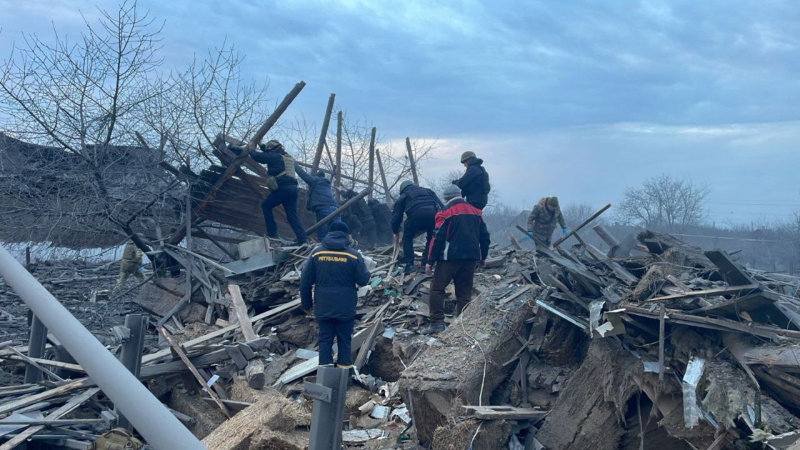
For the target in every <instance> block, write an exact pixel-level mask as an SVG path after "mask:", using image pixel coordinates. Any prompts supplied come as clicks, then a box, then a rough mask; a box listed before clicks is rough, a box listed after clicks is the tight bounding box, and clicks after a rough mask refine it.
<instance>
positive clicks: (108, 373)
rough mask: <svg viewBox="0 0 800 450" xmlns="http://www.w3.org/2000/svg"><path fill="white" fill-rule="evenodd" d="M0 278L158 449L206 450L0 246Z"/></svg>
mask: <svg viewBox="0 0 800 450" xmlns="http://www.w3.org/2000/svg"><path fill="white" fill-rule="evenodd" d="M0 276H2V277H3V279H5V282H6V284H8V285H9V286H11V288H12V289H14V292H16V293H17V295H19V296H20V298H21V299H22V300H23V301H24V302H25V303H26V304H27V305H28V307H29V308H30V309H31V310H32V311H33V313H34V314H35V315H36V317H38V318H39V320H41V321H42V323H44V324H45V326H46V327H47V329H48V330H50V332H51V333H53V335H55V337H56V338H58V340H59V341H61V343H62V344H63V345H64V347H65V348H66V349H67V351H68V352H69V354H70V355H72V357H73V358H75V360H76V361H77V362H78V364H80V365H81V367H83V369H84V370H86V373H88V374H89V377H90V378H91V379H92V381H94V382H95V383H97V386H99V387H100V389H102V390H103V393H104V394H106V395H107V396H108V398H110V399H111V401H112V402H114V405H115V406H116V407H117V408H119V410H120V411H121V412H122V414H123V415H124V416H125V417H126V418H127V419H128V420H129V421H130V422H131V423H132V424H133V426H134V427H136V430H138V431H139V433H141V434H142V436H144V438H145V439H146V440H147V442H148V443H149V444H150V445H152V446H153V447H154V448H156V449H158V450H172V449H178V448H180V449H188V450H195V449H197V450H205V446H204V445H203V444H202V443H201V442H200V441H199V440H197V438H196V437H195V436H194V435H193V434H192V433H190V432H189V430H187V429H186V427H184V426H183V424H181V423H180V422H179V421H178V419H176V418H175V416H173V415H172V414H171V413H170V412H169V410H167V408H166V407H165V406H164V405H162V404H161V402H160V401H158V399H156V398H155V396H153V394H152V393H151V392H150V391H149V390H147V388H146V387H145V386H144V385H143V384H142V383H141V382H140V381H139V380H138V379H136V377H135V376H133V374H132V373H130V371H128V369H126V368H125V366H123V365H122V363H121V362H119V360H117V358H115V357H114V355H112V354H111V353H110V352H109V351H108V350H106V348H105V347H104V346H103V344H101V343H100V341H98V340H97V338H95V337H94V335H93V334H92V333H91V332H89V330H87V329H86V328H84V326H83V325H81V323H80V322H79V321H78V319H76V318H75V317H74V316H73V315H72V314H70V312H69V311H67V309H66V308H64V306H63V305H62V304H61V303H60V302H59V301H58V300H56V298H55V297H53V295H52V294H51V293H50V292H48V291H47V289H45V288H44V286H42V285H41V284H39V282H38V281H36V278H34V277H33V275H31V274H30V273H28V271H27V270H25V268H24V267H22V265H21V264H20V263H19V262H17V260H16V259H14V257H13V256H11V254H10V253H9V252H8V251H7V250H6V249H5V248H4V247H2V246H0Z"/></svg>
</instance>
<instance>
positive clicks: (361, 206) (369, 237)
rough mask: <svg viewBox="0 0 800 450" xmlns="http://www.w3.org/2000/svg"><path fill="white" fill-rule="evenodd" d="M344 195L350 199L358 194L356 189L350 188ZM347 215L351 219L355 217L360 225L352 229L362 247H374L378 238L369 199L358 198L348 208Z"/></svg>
mask: <svg viewBox="0 0 800 450" xmlns="http://www.w3.org/2000/svg"><path fill="white" fill-rule="evenodd" d="M342 195H343V197H344V198H345V199H346V200H350V199H351V198H354V197H355V196H356V195H358V194H357V193H356V191H354V190H352V189H348V190H346V191H345V192H344V193H343V194H342ZM347 217H348V219H349V220H350V221H353V219H355V221H357V222H358V224H359V225H360V226H359V227H358V229H357V230H352V233H353V237H354V238H355V239H356V241H358V243H359V245H360V248H365V249H369V248H372V247H373V246H374V245H375V241H376V240H377V238H376V234H375V233H376V225H375V218H374V217H372V211H371V210H370V208H369V206H367V201H366V200H364V199H363V198H360V199H358V200H356V202H355V203H354V204H353V206H351V207H350V208H348V209H347Z"/></svg>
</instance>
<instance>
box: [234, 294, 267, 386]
mask: <svg viewBox="0 0 800 450" xmlns="http://www.w3.org/2000/svg"><path fill="white" fill-rule="evenodd" d="M228 292H229V293H230V294H231V301H232V302H233V310H234V312H235V313H236V318H237V319H239V326H240V327H241V328H242V336H244V340H245V342H250V341H254V340H256V339H258V335H257V334H256V332H255V331H253V324H251V323H250V316H248V315H247V305H245V304H244V299H243V298H242V291H241V290H240V289H239V286H238V285H235V284H229V285H228ZM245 376H246V377H247V384H248V385H249V386H250V387H251V388H253V389H262V388H263V387H264V384H265V383H266V375H265V374H264V360H263V359H261V358H260V357H259V358H255V359H252V360H250V361H248V363H247V367H246V368H245Z"/></svg>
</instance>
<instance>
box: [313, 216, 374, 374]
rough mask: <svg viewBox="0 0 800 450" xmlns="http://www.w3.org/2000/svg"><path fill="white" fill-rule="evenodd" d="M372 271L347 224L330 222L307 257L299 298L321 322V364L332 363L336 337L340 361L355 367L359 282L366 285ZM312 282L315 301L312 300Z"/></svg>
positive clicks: (339, 363) (342, 365) (340, 365)
mask: <svg viewBox="0 0 800 450" xmlns="http://www.w3.org/2000/svg"><path fill="white" fill-rule="evenodd" d="M368 282H369V271H368V270H367V266H366V264H365V263H364V258H363V257H362V256H361V254H360V253H358V252H357V251H355V250H354V249H353V248H352V247H351V246H350V236H349V230H348V228H347V225H346V224H344V223H342V222H336V223H334V224H332V225H331V228H330V230H329V231H328V234H327V235H326V236H325V239H323V240H322V244H321V245H319V246H317V248H315V249H314V251H312V252H311V255H310V256H309V257H308V260H307V261H306V264H305V266H303V272H302V275H301V276H300V299H301V303H302V307H303V309H304V310H306V311H309V310H311V306H312V304H313V306H314V315H315V316H316V319H317V325H318V326H319V337H318V341H319V364H320V365H323V366H324V365H331V364H333V339H334V337H335V338H336V342H337V344H338V349H339V350H338V356H337V362H336V363H337V365H338V366H339V367H341V368H350V367H353V360H352V355H351V346H350V340H351V339H352V335H353V326H354V324H355V317H356V301H357V300H358V291H357V288H356V286H366V284H367V283H368ZM312 286H313V291H314V295H313V301H312V295H311V291H312Z"/></svg>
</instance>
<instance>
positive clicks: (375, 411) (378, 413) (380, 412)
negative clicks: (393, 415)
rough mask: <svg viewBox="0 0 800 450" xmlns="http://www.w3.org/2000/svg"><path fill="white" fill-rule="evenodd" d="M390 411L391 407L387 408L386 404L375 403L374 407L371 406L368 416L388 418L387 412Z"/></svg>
mask: <svg viewBox="0 0 800 450" xmlns="http://www.w3.org/2000/svg"><path fill="white" fill-rule="evenodd" d="M391 411H392V410H391V408H389V407H388V406H383V405H375V407H374V408H372V412H371V413H369V416H370V417H372V418H373V419H381V420H386V419H388V418H389V413H390V412H391Z"/></svg>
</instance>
